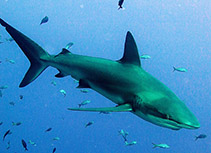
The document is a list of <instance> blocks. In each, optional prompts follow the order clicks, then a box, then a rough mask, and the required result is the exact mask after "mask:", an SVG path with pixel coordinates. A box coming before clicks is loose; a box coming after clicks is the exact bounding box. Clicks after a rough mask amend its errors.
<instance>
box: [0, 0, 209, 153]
mask: <svg viewBox="0 0 211 153" xmlns="http://www.w3.org/2000/svg"><path fill="white" fill-rule="evenodd" d="M117 4H118V0H90V1H83V0H77V1H74V0H63V1H50V0H45V1H38V0H27V1H20V0H7V1H5V0H1V1H0V17H1V18H2V19H4V20H5V21H6V22H8V23H9V24H11V25H12V26H14V27H15V28H17V29H18V30H20V31H21V32H23V33H24V34H26V35H27V36H29V37H30V38H31V39H33V40H34V41H35V42H37V43H38V44H39V45H40V46H42V47H43V48H44V49H46V50H47V51H48V52H49V53H51V54H57V53H59V52H60V51H61V50H62V48H63V47H65V45H66V44H67V43H69V42H73V43H74V45H73V46H72V47H71V49H70V50H71V52H73V53H75V54H80V55H89V56H94V57H102V58H107V59H112V60H117V59H120V58H121V56H122V54H123V49H124V41H125V35H126V32H127V31H131V32H132V34H133V36H134V38H135V40H136V43H137V46H138V48H139V54H140V55H142V54H149V55H150V56H151V57H152V58H151V59H149V60H142V67H143V68H144V69H145V70H146V71H147V72H149V73H150V74H152V75H153V76H154V77H156V78H158V79H159V80H160V81H162V82H163V83H164V84H165V85H167V86H168V87H169V88H170V89H171V90H172V91H173V92H175V94H176V95H177V96H178V97H179V98H180V99H181V100H183V101H184V102H185V104H186V105H187V106H188V108H189V109H190V110H191V111H192V112H193V113H194V114H195V116H196V117H197V118H198V120H199V122H200V124H201V128H199V129H197V130H186V129H182V130H179V131H173V130H170V129H166V128H162V127H159V126H156V125H153V124H151V123H149V122H146V121H144V120H142V119H141V118H138V117H136V116H134V115H133V114H131V113H112V114H108V115H105V114H98V113H89V112H88V113H87V112H71V111H68V110H67V108H69V107H78V104H79V103H81V102H82V101H84V100H91V103H90V104H88V105H87V106H86V107H107V106H115V105H114V103H112V102H111V101H110V100H108V99H106V98H104V97H103V96H101V95H99V94H98V93H96V92H95V91H92V90H90V91H89V92H88V93H86V94H85V93H81V92H80V90H79V89H76V88H75V87H76V86H77V83H75V82H74V81H73V79H72V78H71V77H69V76H68V77H65V78H62V79H58V78H55V77H54V75H55V74H57V73H58V72H57V70H56V69H53V68H48V69H47V70H45V72H43V73H42V74H41V75H40V76H39V78H38V79H36V80H35V81H34V82H33V83H31V84H30V85H28V86H27V87H25V88H19V87H18V85H19V83H20V82H21V80H22V78H23V76H24V74H25V72H26V71H27V69H28V67H29V62H28V60H27V58H26V57H25V56H24V54H23V53H22V51H21V50H20V48H19V47H18V46H17V44H16V43H15V42H14V41H13V42H6V41H4V43H2V44H0V53H1V54H0V60H1V61H2V63H0V72H1V73H0V86H1V85H8V89H5V90H2V92H3V97H2V98H0V122H1V121H2V122H3V124H2V125H1V126H0V139H1V136H2V137H3V135H4V133H5V132H6V131H7V130H8V129H10V130H11V131H12V134H11V135H8V136H7V137H6V138H5V141H4V142H3V141H1V140H0V142H1V143H0V152H1V153H7V152H8V153H14V152H17V153H22V152H25V151H24V149H23V146H22V144H21V140H22V139H24V140H25V141H26V142H27V145H28V149H29V151H28V152H30V153H37V152H39V153H51V152H52V150H53V148H54V147H56V148H57V150H56V153H140V152H141V153H154V152H156V153H160V152H168V153H210V152H211V111H210V110H211V103H210V101H211V96H210V93H211V63H210V61H211V45H210V44H211V29H210V27H211V19H210V17H211V8H210V6H211V5H210V1H209V0H201V1H199V0H187V1H184V0H176V1H172V0H165V1H164V0H161V1H158V0H151V1H145V0H133V1H131V0H125V2H124V4H123V7H124V8H125V10H117V8H118V6H117ZM46 15H47V16H48V17H49V21H48V22H47V23H45V24H43V25H41V26H40V25H39V24H40V21H41V20H42V18H43V17H45V16H46ZM0 35H1V36H2V40H4V38H10V36H9V35H8V33H7V32H6V31H5V29H4V28H3V27H0ZM5 59H12V60H14V61H15V64H11V63H9V62H7V61H6V60H5ZM172 66H176V67H185V68H186V69H187V70H188V72H185V73H179V72H174V73H173V72H172V70H173V68H172ZM52 81H55V82H56V83H57V85H56V86H53V85H52V84H51V82H52ZM60 89H64V90H65V91H66V92H67V95H66V97H64V96H63V95H62V94H61V93H60V92H59V90H60ZM19 95H23V96H24V97H23V99H22V100H20V99H19ZM11 101H13V102H15V106H11V105H10V104H9V102H11ZM12 121H14V122H19V121H20V122H22V124H21V125H20V126H12V123H11V122H12ZM89 121H94V124H93V125H91V126H90V127H87V128H85V124H86V123H87V122H89ZM49 127H52V131H50V132H47V133H46V132H44V131H45V130H46V129H48V128H49ZM120 129H124V130H125V131H128V132H129V136H128V141H137V144H136V145H134V146H125V144H124V141H123V138H122V137H121V136H119V134H118V131H119V130H120ZM201 133H204V134H206V135H207V138H205V139H201V140H198V141H194V139H195V137H194V136H195V135H199V134H201ZM54 137H59V138H60V140H58V141H54V140H53V138H54ZM29 140H32V141H34V142H36V144H37V146H32V145H30V144H29V143H28V141H29ZM8 141H10V143H11V147H10V149H8V150H7V149H6V147H7V142H8ZM152 142H153V143H166V144H168V145H169V146H170V148H169V149H166V150H164V149H160V148H156V149H152V147H153V145H152Z"/></svg>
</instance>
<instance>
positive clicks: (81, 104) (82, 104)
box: [78, 100, 91, 107]
mask: <svg viewBox="0 0 211 153" xmlns="http://www.w3.org/2000/svg"><path fill="white" fill-rule="evenodd" d="M89 103H91V101H90V100H85V101H83V102H82V103H80V104H78V107H81V106H84V105H87V104H89Z"/></svg>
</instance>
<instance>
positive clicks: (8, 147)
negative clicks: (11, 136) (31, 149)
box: [7, 141, 10, 150]
mask: <svg viewBox="0 0 211 153" xmlns="http://www.w3.org/2000/svg"><path fill="white" fill-rule="evenodd" d="M8 149H10V141H8V142H7V150H8Z"/></svg>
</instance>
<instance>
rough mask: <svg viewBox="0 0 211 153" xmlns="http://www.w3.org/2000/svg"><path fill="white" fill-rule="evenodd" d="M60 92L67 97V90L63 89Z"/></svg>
mask: <svg viewBox="0 0 211 153" xmlns="http://www.w3.org/2000/svg"><path fill="white" fill-rule="evenodd" d="M59 92H61V93H62V94H63V96H64V97H65V96H66V94H67V93H66V91H65V90H63V89H61V90H59Z"/></svg>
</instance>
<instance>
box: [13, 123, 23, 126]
mask: <svg viewBox="0 0 211 153" xmlns="http://www.w3.org/2000/svg"><path fill="white" fill-rule="evenodd" d="M21 124H22V123H21V122H17V123H15V122H12V125H13V126H19V125H21Z"/></svg>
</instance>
